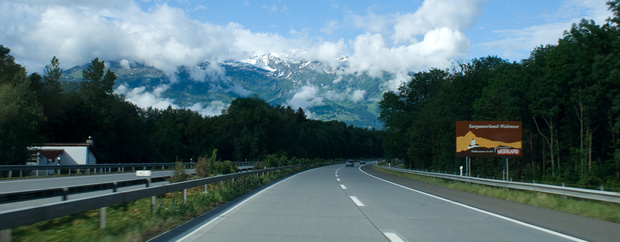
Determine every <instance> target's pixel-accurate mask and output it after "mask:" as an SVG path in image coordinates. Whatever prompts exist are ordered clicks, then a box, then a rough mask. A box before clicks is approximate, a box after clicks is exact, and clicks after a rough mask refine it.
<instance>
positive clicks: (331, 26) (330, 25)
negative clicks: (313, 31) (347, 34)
mask: <svg viewBox="0 0 620 242" xmlns="http://www.w3.org/2000/svg"><path fill="white" fill-rule="evenodd" d="M338 28H340V24H339V23H338V21H336V20H330V21H328V22H327V23H326V24H325V27H323V28H321V32H323V33H326V34H333V33H334V31H336V30H338Z"/></svg>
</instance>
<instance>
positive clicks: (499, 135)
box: [456, 121, 522, 180]
mask: <svg viewBox="0 0 620 242" xmlns="http://www.w3.org/2000/svg"><path fill="white" fill-rule="evenodd" d="M521 139H522V126H521V121H456V156H457V157H465V163H466V165H465V166H466V169H467V172H466V174H468V175H470V176H471V167H470V165H471V157H505V158H506V168H505V169H506V170H505V177H506V180H508V158H509V157H510V156H521V153H522V152H521Z"/></svg>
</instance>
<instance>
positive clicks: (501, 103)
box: [380, 0, 620, 187]
mask: <svg viewBox="0 0 620 242" xmlns="http://www.w3.org/2000/svg"><path fill="white" fill-rule="evenodd" d="M608 5H609V7H610V10H611V11H612V12H613V17H612V18H610V19H608V20H607V22H606V23H605V24H603V25H597V24H596V23H595V22H594V21H592V20H589V21H588V20H582V21H581V22H579V23H578V24H573V26H572V27H571V29H570V30H568V31H565V33H564V36H563V38H561V39H559V41H558V43H557V44H554V45H546V46H540V47H537V48H535V49H534V50H533V51H532V52H531V53H530V56H529V58H527V59H524V60H522V61H520V62H509V61H507V60H503V59H501V58H498V57H494V56H488V57H484V58H479V59H474V60H472V61H471V62H469V63H459V64H457V65H455V67H454V68H453V69H452V70H441V69H431V70H428V71H422V72H417V73H415V74H414V75H413V78H412V80H411V81H410V82H407V83H404V84H403V85H401V86H400V88H399V89H398V91H396V92H387V93H384V95H383V99H382V101H381V102H380V119H381V120H382V121H383V122H384V124H385V132H386V133H385V137H384V141H383V146H384V152H385V154H386V156H387V157H390V158H401V159H403V160H404V161H405V163H406V166H407V168H413V169H429V170H441V171H449V172H457V173H458V169H459V166H461V165H464V164H465V159H464V158H455V150H456V147H455V145H456V144H455V122H456V121H474V120H480V121H489V120H495V121H522V124H523V143H522V144H523V150H522V152H523V155H522V157H520V158H513V159H511V161H510V168H509V169H510V171H511V175H512V176H511V177H513V178H515V179H520V180H526V181H530V182H531V181H532V180H536V181H541V180H544V181H550V182H558V183H559V182H567V183H572V184H581V185H584V186H594V185H596V186H599V185H613V186H616V187H618V186H619V181H620V29H619V28H618V24H619V23H620V15H619V13H620V4H619V1H617V0H616V1H610V2H608ZM503 160H504V158H478V157H476V158H473V159H472V170H473V172H472V175H474V176H475V175H480V176H484V177H496V178H497V177H502V171H503V169H504V168H503V167H504V162H503Z"/></svg>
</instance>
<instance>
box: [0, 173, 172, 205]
mask: <svg viewBox="0 0 620 242" xmlns="http://www.w3.org/2000/svg"><path fill="white" fill-rule="evenodd" d="M168 178H170V176H160V177H149V178H136V179H127V180H122V181H114V182H100V183H92V184H81V185H74V186H62V187H49V188H41V189H32V190H22V191H13V192H5V193H0V204H2V203H11V202H20V201H26V200H32V199H40V198H49V197H62V200H63V201H66V200H68V197H69V195H73V194H78V193H83V192H92V191H103V190H112V192H116V191H117V189H118V188H122V187H127V186H132V185H140V184H144V185H145V187H150V186H151V183H153V182H162V181H165V180H166V179H168Z"/></svg>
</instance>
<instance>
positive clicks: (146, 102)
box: [114, 84, 179, 109]
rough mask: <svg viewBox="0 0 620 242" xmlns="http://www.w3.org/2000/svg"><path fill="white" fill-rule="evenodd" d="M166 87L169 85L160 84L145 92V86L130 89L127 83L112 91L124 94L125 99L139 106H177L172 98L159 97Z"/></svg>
mask: <svg viewBox="0 0 620 242" xmlns="http://www.w3.org/2000/svg"><path fill="white" fill-rule="evenodd" d="M168 88H170V86H167V85H160V86H158V87H156V88H155V89H154V90H153V91H152V92H147V91H146V88H145V87H137V88H133V89H131V88H129V87H128V86H127V84H121V85H120V86H118V87H117V88H116V89H115V90H114V93H116V94H120V95H124V96H125V99H126V100H127V101H129V102H131V103H133V104H135V105H137V106H138V107H141V108H148V107H153V108H157V109H166V108H168V106H171V107H172V108H179V106H178V105H176V104H174V100H173V99H170V98H163V97H161V94H162V93H163V92H164V91H166V90H168Z"/></svg>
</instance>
